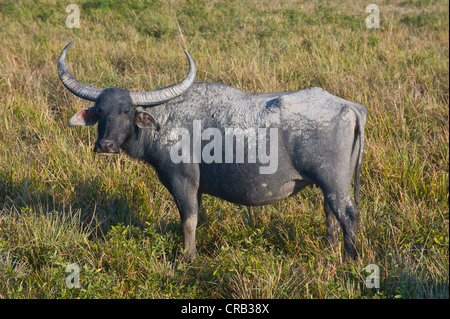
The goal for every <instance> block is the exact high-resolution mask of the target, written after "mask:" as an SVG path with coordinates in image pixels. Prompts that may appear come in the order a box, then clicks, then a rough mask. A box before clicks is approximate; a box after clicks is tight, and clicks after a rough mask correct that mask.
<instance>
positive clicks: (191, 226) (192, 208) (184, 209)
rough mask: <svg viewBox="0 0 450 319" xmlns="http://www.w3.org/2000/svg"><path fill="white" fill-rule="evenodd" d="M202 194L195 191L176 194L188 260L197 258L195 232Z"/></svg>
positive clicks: (185, 253)
mask: <svg viewBox="0 0 450 319" xmlns="http://www.w3.org/2000/svg"><path fill="white" fill-rule="evenodd" d="M200 198H201V196H200V195H199V194H197V193H194V192H183V193H182V194H177V195H175V202H176V203H177V207H178V211H179V213H180V219H181V224H182V226H183V233H184V254H183V258H184V259H187V260H194V259H195V253H196V251H197V250H196V248H195V232H196V229H197V221H198V212H199V207H200Z"/></svg>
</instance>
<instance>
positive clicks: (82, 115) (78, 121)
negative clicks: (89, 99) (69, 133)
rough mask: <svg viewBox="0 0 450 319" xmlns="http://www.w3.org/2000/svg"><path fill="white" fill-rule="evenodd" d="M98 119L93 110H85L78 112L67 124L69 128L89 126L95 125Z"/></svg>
mask: <svg viewBox="0 0 450 319" xmlns="http://www.w3.org/2000/svg"><path fill="white" fill-rule="evenodd" d="M98 119H99V116H98V113H97V112H96V111H94V110H93V109H89V108H87V109H83V110H81V111H78V112H77V113H76V114H75V115H74V116H72V117H71V118H70V120H69V121H68V122H67V124H68V125H69V126H76V125H86V126H91V125H94V124H95V123H97V121H98Z"/></svg>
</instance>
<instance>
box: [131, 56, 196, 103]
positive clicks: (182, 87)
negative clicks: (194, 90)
mask: <svg viewBox="0 0 450 319" xmlns="http://www.w3.org/2000/svg"><path fill="white" fill-rule="evenodd" d="M184 53H186V56H187V58H188V60H189V72H188V74H187V75H186V77H185V78H184V80H183V81H181V82H179V83H176V84H173V85H171V86H168V87H165V88H160V89H156V90H153V91H149V92H130V97H131V100H132V101H133V104H134V105H141V106H145V105H156V104H161V103H164V102H167V101H169V100H171V99H173V98H176V97H177V96H180V95H181V94H183V93H184V92H186V91H187V90H188V89H189V88H190V87H191V85H192V84H193V83H194V79H195V71H196V70H195V63H194V60H193V59H192V57H191V56H190V55H189V53H188V52H187V51H186V50H184Z"/></svg>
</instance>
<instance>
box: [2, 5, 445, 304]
mask: <svg viewBox="0 0 450 319" xmlns="http://www.w3.org/2000/svg"><path fill="white" fill-rule="evenodd" d="M77 4H78V5H79V7H80V13H81V22H80V28H79V29H68V28H66V26H65V19H66V17H67V15H68V13H66V12H65V5H64V4H62V3H61V2H58V1H50V0H49V1H39V2H31V1H9V0H5V1H2V2H0V298H77V297H80V298H448V297H449V295H448V292H449V264H448V260H449V259H448V258H449V254H448V247H449V230H448V229H449V228H448V219H449V208H448V199H449V197H448V196H449V183H448V179H449V169H448V165H449V153H448V146H449V113H448V108H449V95H448V92H449V82H448V76H449V67H448V66H449V58H448V57H449V42H448V35H449V32H448V31H449V18H448V2H445V1H412V0H410V1H397V0H395V1H389V2H387V3H386V4H380V14H381V16H380V18H381V20H380V21H381V28H380V29H367V28H366V26H365V23H364V21H365V18H366V16H367V15H368V14H366V13H365V7H366V5H367V4H368V3H367V2H363V1H348V2H345V3H340V4H326V3H324V2H322V1H311V2H304V1H293V0H292V1H291V0H286V1H281V2H276V1H256V0H255V1H246V2H242V1H212V2H209V1H181V0H180V1H178V0H177V1H171V2H166V1H135V0H128V1H78V2H77ZM179 30H181V32H182V35H181V34H180V31H179ZM73 39H75V40H76V41H75V44H74V46H73V48H72V50H71V51H70V54H69V57H68V63H69V68H70V70H71V71H72V72H73V74H74V75H75V76H76V77H77V78H78V79H79V80H80V81H82V82H84V83H86V84H88V85H90V86H93V87H98V88H106V87H121V88H128V89H130V90H136V91H144V90H149V89H152V88H157V87H161V86H166V85H169V84H171V83H174V82H176V81H178V80H180V79H181V78H182V77H183V76H184V74H185V73H186V71H187V63H186V61H185V57H184V54H183V50H182V49H184V48H187V49H188V50H189V52H190V53H191V55H192V56H193V57H194V59H195V61H196V64H197V68H198V71H197V79H196V80H197V81H208V82H219V83H225V84H228V85H232V86H235V87H238V88H240V89H242V90H245V91H249V92H270V91H289V90H300V89H304V88H307V87H310V86H320V87H322V88H324V89H326V90H328V91H329V92H331V93H333V94H335V95H338V96H341V97H343V98H345V99H348V100H355V101H358V102H360V103H363V104H365V105H366V106H367V108H368V123H367V127H366V137H367V140H366V147H365V154H364V158H363V167H362V176H361V181H362V185H361V202H360V205H359V207H360V209H361V223H360V234H359V236H358V240H359V246H360V249H361V258H360V260H358V261H355V262H345V261H344V260H343V254H342V252H341V251H336V252H330V251H327V250H326V249H325V247H324V246H325V245H324V236H325V234H326V228H325V217H324V213H323V207H322V202H323V197H322V194H321V192H320V190H319V189H316V188H313V189H307V190H305V191H303V192H301V193H299V194H298V195H296V196H293V197H291V198H290V199H288V200H285V201H282V202H280V203H278V204H276V205H272V206H265V207H259V208H251V209H247V208H245V207H240V206H236V205H232V204H230V203H227V202H225V201H222V200H219V199H216V198H213V197H210V196H204V197H203V207H202V210H201V213H200V221H199V227H198V234H197V248H198V257H197V259H196V261H195V262H192V263H178V262H177V259H178V257H179V256H180V254H181V252H182V237H183V236H182V231H181V227H180V225H179V219H178V212H177V210H176V207H175V204H174V201H173V199H172V198H171V196H170V194H169V193H168V191H167V190H166V189H164V187H163V186H162V185H161V184H160V183H159V181H158V179H157V177H156V174H155V172H154V171H153V169H152V168H151V167H148V166H146V165H144V164H142V163H139V162H136V161H134V160H131V159H129V158H128V157H127V156H126V155H123V154H122V155H119V156H118V157H115V158H107V159H104V158H98V157H96V156H94V154H92V148H93V143H94V142H95V140H96V129H95V128H93V127H91V128H87V127H82V128H79V127H77V128H74V129H69V128H68V127H67V124H66V122H67V119H68V118H70V117H71V116H72V115H73V114H74V113H75V112H76V111H77V110H80V109H81V108H84V107H87V106H90V105H91V103H89V102H87V101H84V100H81V99H79V98H77V97H75V96H73V95H72V94H70V93H69V92H68V91H67V90H66V89H65V88H64V87H63V85H62V84H61V83H60V81H59V78H58V76H57V72H56V61H57V58H58V56H59V53H60V52H61V50H62V48H63V47H64V46H65V45H66V44H67V43H68V42H69V41H70V40H73ZM73 263H76V264H77V265H78V266H79V267H80V284H81V287H80V288H79V289H77V288H73V289H68V288H67V287H66V286H65V278H66V277H67V276H68V275H69V274H68V273H67V272H65V269H66V266H68V265H70V264H73ZM369 264H376V265H377V266H378V267H379V268H380V271H381V274H380V275H381V287H380V288H379V289H368V288H366V286H365V277H366V276H367V273H366V272H365V271H364V270H363V269H364V268H365V267H366V266H367V265H369Z"/></svg>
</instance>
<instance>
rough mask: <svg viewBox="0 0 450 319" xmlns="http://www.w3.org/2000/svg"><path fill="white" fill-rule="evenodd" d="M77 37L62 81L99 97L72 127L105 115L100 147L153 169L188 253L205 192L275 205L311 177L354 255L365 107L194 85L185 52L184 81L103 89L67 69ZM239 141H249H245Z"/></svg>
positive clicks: (309, 94)
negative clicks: (172, 201)
mask: <svg viewBox="0 0 450 319" xmlns="http://www.w3.org/2000/svg"><path fill="white" fill-rule="evenodd" d="M71 44H72V42H71V43H69V44H68V45H67V46H66V47H65V48H64V50H63V51H62V53H61V56H60V58H59V61H58V73H59V75H60V78H61V81H62V82H63V84H64V85H65V86H66V88H68V89H69V90H70V91H71V92H72V93H74V94H75V95H77V96H80V97H82V98H84V99H87V100H90V101H94V102H96V104H95V105H94V106H93V107H91V108H88V109H84V110H81V111H79V112H78V113H77V114H75V115H74V116H73V117H72V118H71V119H70V120H69V125H70V126H73V125H94V124H96V123H98V139H97V142H96V143H95V148H94V151H96V152H98V153H101V154H105V153H106V154H110V153H118V152H119V149H122V150H123V151H125V152H126V153H127V154H129V155H130V156H131V157H133V158H136V159H139V160H142V161H145V162H146V163H148V164H150V165H152V166H153V167H154V169H155V170H156V172H157V174H158V177H159V178H160V180H161V182H162V183H163V184H164V186H165V187H166V188H167V189H168V190H169V191H170V193H171V194H172V195H173V197H174V198H175V202H176V205H177V207H178V210H179V213H180V217H181V221H182V225H183V230H184V236H185V243H184V244H185V257H187V258H194V257H195V251H196V248H195V230H196V226H197V217H198V212H199V207H200V200H201V194H210V195H213V196H216V197H219V198H222V199H225V200H227V201H229V202H232V203H236V204H242V205H247V206H256V205H265V204H272V203H275V202H277V201H279V200H282V199H284V198H286V197H288V196H290V195H293V194H295V193H296V192H298V191H299V190H301V189H302V188H304V187H305V186H307V185H311V184H315V185H317V186H319V187H320V188H321V189H322V191H323V194H324V197H325V201H324V203H325V204H324V207H325V214H326V221H327V232H328V239H329V242H330V244H332V245H334V244H335V243H336V241H337V240H338V237H339V232H340V229H341V228H342V230H343V232H344V244H345V249H346V252H347V254H348V256H355V254H356V252H357V248H356V234H357V228H358V219H359V211H358V208H357V206H356V204H355V202H354V200H353V199H352V198H351V196H350V191H349V189H350V186H351V180H352V177H353V172H354V170H355V168H356V170H355V187H354V189H355V193H354V194H355V200H356V202H358V198H359V172H360V166H361V157H362V152H363V144H364V127H365V123H366V108H365V106H363V105H361V104H359V103H355V102H350V101H346V100H344V99H341V98H339V97H336V96H334V95H332V94H330V93H328V92H327V91H325V90H323V89H321V88H317V87H313V88H309V89H306V90H302V91H296V92H277V93H262V94H250V93H245V92H242V91H240V90H238V89H236V88H233V87H230V86H226V85H221V84H216V83H194V77H195V64H194V61H193V60H192V58H191V57H190V56H189V54H188V53H187V52H186V55H187V57H188V60H189V64H190V68H189V73H188V75H187V76H186V78H185V79H184V80H183V81H181V82H180V83H177V84H175V85H172V86H170V87H167V88H162V89H157V90H154V91H150V92H130V91H128V90H122V89H115V88H112V89H105V90H98V89H95V88H91V87H88V86H86V85H84V84H81V83H80V82H78V81H77V80H76V79H75V78H74V77H73V76H72V75H71V74H70V73H69V71H68V69H67V67H66V63H65V57H66V53H67V50H68V49H69V47H70V45H71ZM180 132H181V133H183V134H181V133H180ZM230 134H231V137H230ZM239 139H242V140H241V142H243V141H245V143H243V144H240V146H241V147H242V146H243V148H239V147H238V143H239ZM186 142H187V143H188V144H187V147H185V146H186ZM183 143H184V144H183ZM242 150H243V153H242ZM183 152H184V154H180V153H183Z"/></svg>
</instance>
